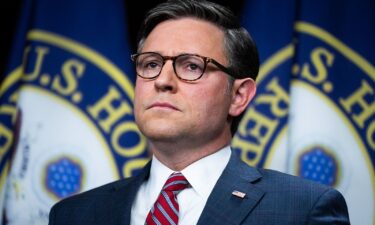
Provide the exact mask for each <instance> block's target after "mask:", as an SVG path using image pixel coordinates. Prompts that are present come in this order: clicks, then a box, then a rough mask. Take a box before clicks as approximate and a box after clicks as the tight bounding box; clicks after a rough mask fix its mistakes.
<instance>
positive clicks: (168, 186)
mask: <svg viewBox="0 0 375 225" xmlns="http://www.w3.org/2000/svg"><path fill="white" fill-rule="evenodd" d="M188 186H189V182H188V181H187V180H186V178H185V177H184V175H182V174H181V173H179V172H177V173H172V174H171V175H170V176H169V178H168V180H167V182H165V184H164V187H163V190H164V191H173V192H177V193H178V192H180V191H182V190H184V189H185V188H187V187H188Z"/></svg>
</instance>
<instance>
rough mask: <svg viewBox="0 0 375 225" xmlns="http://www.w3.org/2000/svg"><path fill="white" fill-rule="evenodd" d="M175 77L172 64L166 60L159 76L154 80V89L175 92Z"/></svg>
mask: <svg viewBox="0 0 375 225" xmlns="http://www.w3.org/2000/svg"><path fill="white" fill-rule="evenodd" d="M177 79H178V78H177V76H176V74H175V72H174V70H173V63H172V61H171V60H167V61H166V62H165V64H164V66H163V68H162V70H161V71H160V74H159V76H158V77H157V78H156V79H155V83H154V85H155V89H156V90H157V91H162V92H165V91H169V92H175V91H176V89H177Z"/></svg>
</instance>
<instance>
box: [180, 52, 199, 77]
mask: <svg viewBox="0 0 375 225" xmlns="http://www.w3.org/2000/svg"><path fill="white" fill-rule="evenodd" d="M177 65H178V67H179V70H181V71H183V72H184V73H188V74H191V73H193V74H199V75H200V74H201V73H203V69H204V62H203V60H202V59H201V58H199V57H195V56H184V57H181V58H180V59H179V60H178V61H177Z"/></svg>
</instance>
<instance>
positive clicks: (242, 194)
mask: <svg viewBox="0 0 375 225" xmlns="http://www.w3.org/2000/svg"><path fill="white" fill-rule="evenodd" d="M232 195H234V196H237V197H239V198H245V196H246V193H243V192H240V191H236V190H235V191H233V192H232Z"/></svg>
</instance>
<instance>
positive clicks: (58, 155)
mask: <svg viewBox="0 0 375 225" xmlns="http://www.w3.org/2000/svg"><path fill="white" fill-rule="evenodd" d="M18 28H19V30H18V33H17V35H16V37H15V40H14V43H13V44H14V46H13V48H12V54H11V56H10V59H9V65H8V72H7V74H6V77H5V79H4V82H3V83H2V85H1V89H0V107H1V108H0V153H1V155H0V156H1V158H0V160H1V161H0V170H1V182H0V185H1V187H0V188H1V190H2V193H3V194H4V190H5V183H7V185H6V192H5V197H4V201H3V202H4V218H5V220H4V222H3V224H12V225H24V224H30V225H32V224H38V225H42V224H47V223H48V213H49V209H50V207H51V206H52V205H53V204H54V203H55V202H57V201H59V200H60V199H63V198H65V197H68V196H71V195H73V194H76V193H79V192H82V191H84V190H88V189H91V188H94V187H97V186H99V185H102V184H104V183H107V182H110V181H113V180H116V179H119V178H122V177H129V176H131V175H133V174H134V173H136V172H137V171H138V170H139V169H140V168H142V167H143V165H144V164H145V163H146V162H147V161H148V154H147V151H146V140H145V138H144V137H143V136H142V135H141V133H140V132H139V130H138V128H137V126H136V124H135V122H134V116H133V95H134V90H133V86H134V79H135V73H134V71H133V67H132V64H131V60H130V48H129V45H128V37H127V23H126V14H125V6H124V1H122V0H96V1H90V0H80V1H75V0H56V1H49V0H25V1H23V9H22V13H21V20H20V22H19V26H18ZM7 168H9V173H8V172H7ZM7 174H8V175H7ZM5 180H7V181H6V182H5ZM2 196H4V195H2Z"/></svg>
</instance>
